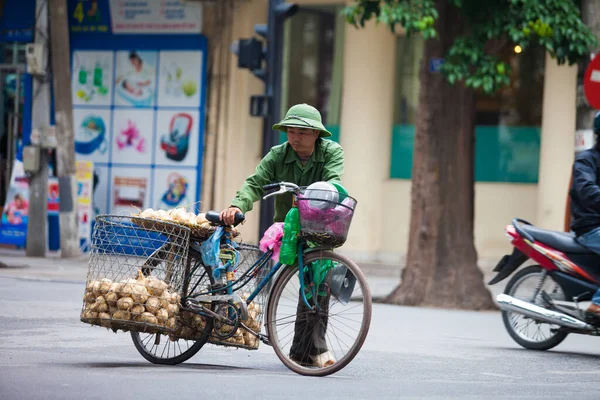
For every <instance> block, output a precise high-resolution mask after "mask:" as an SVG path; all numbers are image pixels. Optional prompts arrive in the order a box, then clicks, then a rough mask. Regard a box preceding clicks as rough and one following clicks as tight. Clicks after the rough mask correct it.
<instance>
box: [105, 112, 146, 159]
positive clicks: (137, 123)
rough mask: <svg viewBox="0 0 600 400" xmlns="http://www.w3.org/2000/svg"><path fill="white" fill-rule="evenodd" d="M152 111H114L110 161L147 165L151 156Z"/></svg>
mask: <svg viewBox="0 0 600 400" xmlns="http://www.w3.org/2000/svg"><path fill="white" fill-rule="evenodd" d="M153 133H154V110H152V109H149V110H144V109H139V110H138V109H134V110H123V109H116V110H115V111H114V121H113V141H112V161H113V162H114V163H119V164H147V163H148V162H149V161H150V160H151V159H152V156H153V152H152V147H153V143H152V141H153V139H154V138H153Z"/></svg>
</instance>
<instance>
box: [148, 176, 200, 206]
mask: <svg viewBox="0 0 600 400" xmlns="http://www.w3.org/2000/svg"><path fill="white" fill-rule="evenodd" d="M152 181H153V182H154V199H153V204H154V208H155V209H162V210H169V209H171V208H175V207H186V208H187V210H188V211H192V210H195V208H194V203H195V202H196V201H197V199H196V170H195V169H191V168H190V169H177V170H173V169H172V168H169V169H165V168H156V169H155V170H154V178H153V180H152ZM188 206H189V207H188ZM196 208H200V207H196Z"/></svg>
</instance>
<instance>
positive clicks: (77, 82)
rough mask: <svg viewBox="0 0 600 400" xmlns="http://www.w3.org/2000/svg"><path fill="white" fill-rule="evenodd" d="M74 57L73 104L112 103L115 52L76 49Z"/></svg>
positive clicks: (95, 104) (99, 104)
mask: <svg viewBox="0 0 600 400" xmlns="http://www.w3.org/2000/svg"><path fill="white" fill-rule="evenodd" d="M72 59H73V69H72V71H73V73H72V84H71V88H72V91H73V105H92V106H109V105H111V104H112V87H113V84H112V82H113V80H114V71H113V64H114V63H113V52H112V51H75V52H73V58H72Z"/></svg>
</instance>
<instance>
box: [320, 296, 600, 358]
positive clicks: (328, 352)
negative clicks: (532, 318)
mask: <svg viewBox="0 0 600 400" xmlns="http://www.w3.org/2000/svg"><path fill="white" fill-rule="evenodd" d="M599 308H600V307H599ZM310 358H312V360H313V365H314V366H315V367H318V368H325V367H330V366H332V365H333V364H335V358H334V357H333V354H331V352H330V351H326V352H325V353H321V354H319V355H317V356H311V357H310Z"/></svg>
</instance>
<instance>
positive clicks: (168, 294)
mask: <svg viewBox="0 0 600 400" xmlns="http://www.w3.org/2000/svg"><path fill="white" fill-rule="evenodd" d="M83 300H84V308H83V311H82V313H81V318H82V319H83V320H94V321H95V322H92V323H93V324H96V325H101V326H105V327H107V328H113V329H125V328H126V329H132V326H133V327H134V326H135V324H136V323H138V324H148V325H156V326H160V327H165V328H167V329H169V330H175V328H176V322H174V321H175V320H176V317H177V315H178V313H179V302H180V300H181V296H180V295H179V293H177V292H174V291H171V290H170V287H169V285H168V284H167V283H166V282H164V281H163V280H161V279H159V278H158V277H155V276H144V274H143V273H142V271H141V270H138V273H137V278H136V279H133V278H127V279H123V280H121V281H119V282H113V281H111V280H110V279H107V278H103V279H98V280H91V281H89V282H88V283H87V284H86V291H85V294H84V296H83ZM119 321H121V324H119ZM126 321H127V323H128V325H123V323H125V322H126ZM169 321H171V322H169ZM84 322H87V321H84ZM132 324H133V325H132Z"/></svg>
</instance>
